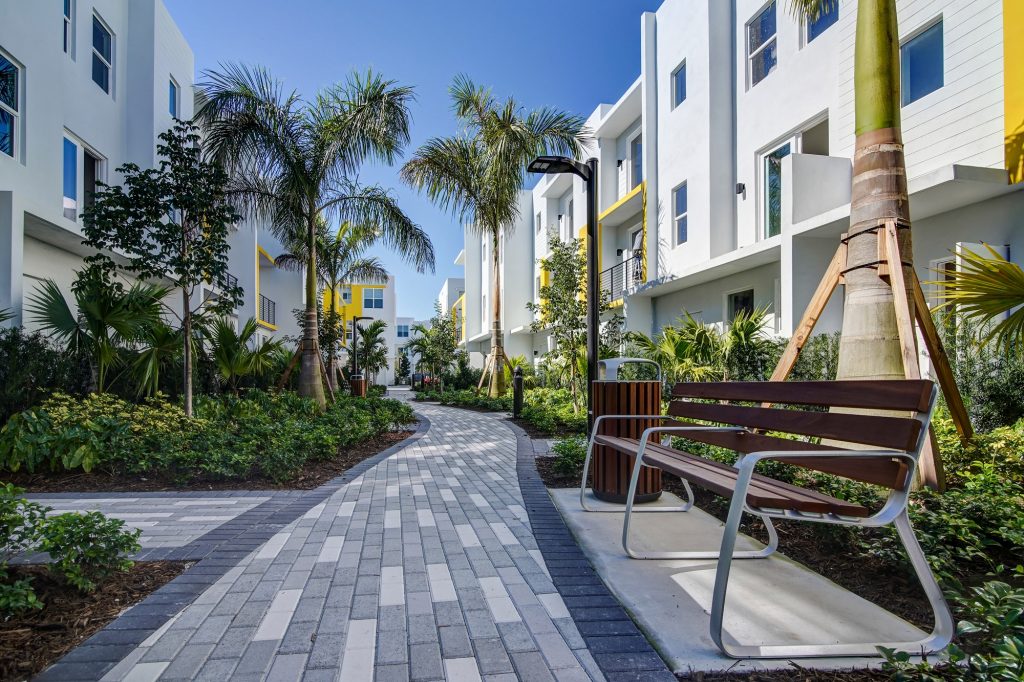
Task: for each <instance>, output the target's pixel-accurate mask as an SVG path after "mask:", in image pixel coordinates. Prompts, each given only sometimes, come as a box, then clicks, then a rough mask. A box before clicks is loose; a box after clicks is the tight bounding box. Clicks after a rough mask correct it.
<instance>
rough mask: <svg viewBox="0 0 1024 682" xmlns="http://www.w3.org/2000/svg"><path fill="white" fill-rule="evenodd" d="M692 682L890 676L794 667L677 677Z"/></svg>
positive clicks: (853, 681)
mask: <svg viewBox="0 0 1024 682" xmlns="http://www.w3.org/2000/svg"><path fill="white" fill-rule="evenodd" d="M677 677H678V678H679V679H680V680H687V681H692V682H740V680H743V681H744V682H876V681H878V682H880V681H881V680H889V679H891V678H890V676H889V675H888V674H886V673H883V672H881V671H880V670H808V669H807V668H801V667H794V668H788V669H786V670H765V671H761V672H742V673H726V672H723V673H700V672H698V673H691V674H683V675H677Z"/></svg>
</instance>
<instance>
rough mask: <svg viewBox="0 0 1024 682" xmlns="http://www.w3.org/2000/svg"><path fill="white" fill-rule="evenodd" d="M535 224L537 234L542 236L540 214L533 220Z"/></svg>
mask: <svg viewBox="0 0 1024 682" xmlns="http://www.w3.org/2000/svg"><path fill="white" fill-rule="evenodd" d="M533 224H534V227H535V228H536V230H537V234H540V213H538V214H537V215H536V217H535V218H534V219H533Z"/></svg>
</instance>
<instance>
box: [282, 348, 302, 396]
mask: <svg viewBox="0 0 1024 682" xmlns="http://www.w3.org/2000/svg"><path fill="white" fill-rule="evenodd" d="M301 357H302V341H299V345H298V347H297V348H296V349H295V352H294V353H293V354H292V359H291V360H289V361H288V366H287V367H286V368H285V370H284V373H283V374H282V375H281V378H280V379H278V380H277V390H279V391H280V390H281V389H283V388H284V385H285V384H287V383H288V379H289V378H291V376H292V372H293V371H294V370H295V365H297V364H299V358H301Z"/></svg>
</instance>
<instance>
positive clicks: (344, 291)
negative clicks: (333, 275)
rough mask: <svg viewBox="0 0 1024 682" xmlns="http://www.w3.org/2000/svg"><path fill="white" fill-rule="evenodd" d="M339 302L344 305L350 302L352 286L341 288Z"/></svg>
mask: <svg viewBox="0 0 1024 682" xmlns="http://www.w3.org/2000/svg"><path fill="white" fill-rule="evenodd" d="M341 302H342V303H344V304H345V305H348V304H349V303H351V302H352V287H342V288H341Z"/></svg>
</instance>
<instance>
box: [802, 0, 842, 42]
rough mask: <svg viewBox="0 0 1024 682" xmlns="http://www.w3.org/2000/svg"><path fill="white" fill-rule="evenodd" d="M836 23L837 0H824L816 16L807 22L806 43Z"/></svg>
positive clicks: (837, 15)
mask: <svg viewBox="0 0 1024 682" xmlns="http://www.w3.org/2000/svg"><path fill="white" fill-rule="evenodd" d="M837 21H839V0H825V2H823V3H822V7H821V11H820V12H818V16H817V17H815V18H814V19H810V20H808V22H807V42H811V41H812V40H814V39H815V38H817V37H818V36H820V35H821V34H822V33H824V32H825V31H826V30H828V27H829V26H831V25H832V24H834V23H836V22H837Z"/></svg>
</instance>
